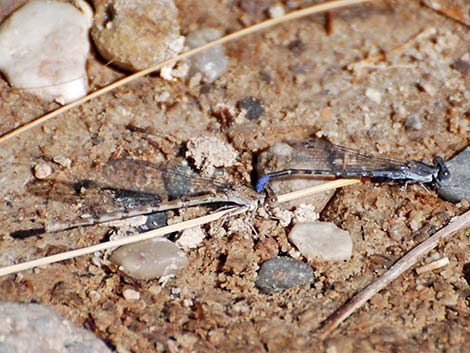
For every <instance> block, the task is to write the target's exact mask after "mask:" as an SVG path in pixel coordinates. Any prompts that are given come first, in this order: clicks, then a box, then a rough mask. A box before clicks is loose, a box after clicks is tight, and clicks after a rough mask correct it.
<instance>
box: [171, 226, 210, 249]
mask: <svg viewBox="0 0 470 353" xmlns="http://www.w3.org/2000/svg"><path fill="white" fill-rule="evenodd" d="M205 237H206V235H205V234H204V232H203V231H202V228H201V227H200V226H198V227H193V228H189V229H186V230H183V231H182V232H181V235H180V237H179V239H178V240H177V241H176V244H178V246H180V247H182V248H183V249H194V248H197V247H198V246H199V244H201V243H202V241H203V240H204V238H205Z"/></svg>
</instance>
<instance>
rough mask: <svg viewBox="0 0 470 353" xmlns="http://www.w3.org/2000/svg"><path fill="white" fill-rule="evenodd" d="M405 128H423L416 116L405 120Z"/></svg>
mask: <svg viewBox="0 0 470 353" xmlns="http://www.w3.org/2000/svg"><path fill="white" fill-rule="evenodd" d="M405 127H407V128H408V129H413V130H421V129H422V127H423V124H422V123H421V120H420V118H419V116H418V115H416V114H413V115H410V116H409V117H408V118H406V120H405Z"/></svg>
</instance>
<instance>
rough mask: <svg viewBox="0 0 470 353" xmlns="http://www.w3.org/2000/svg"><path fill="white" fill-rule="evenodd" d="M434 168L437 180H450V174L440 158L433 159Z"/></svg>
mask: <svg viewBox="0 0 470 353" xmlns="http://www.w3.org/2000/svg"><path fill="white" fill-rule="evenodd" d="M434 167H435V168H437V180H438V181H443V180H447V179H449V178H450V172H449V169H448V168H447V165H446V163H445V162H444V159H442V157H439V156H436V157H434Z"/></svg>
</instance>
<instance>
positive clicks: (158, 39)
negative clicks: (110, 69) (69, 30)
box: [91, 0, 184, 71]
mask: <svg viewBox="0 0 470 353" xmlns="http://www.w3.org/2000/svg"><path fill="white" fill-rule="evenodd" d="M94 6H95V9H96V15H95V20H94V23H93V27H92V29H91V37H92V39H93V41H94V43H95V45H96V48H97V49H98V51H99V53H100V54H101V55H102V56H103V57H104V58H105V59H106V60H107V61H109V62H110V63H112V65H116V66H118V67H120V68H122V69H125V70H132V71H135V70H142V69H145V68H148V67H150V66H152V65H154V64H157V63H159V62H162V61H165V60H167V59H169V58H171V57H173V56H175V55H176V54H178V53H179V52H181V51H182V50H183V48H184V38H183V37H182V36H181V35H180V27H179V21H178V9H177V7H176V5H175V3H174V1H173V0H135V1H124V0H114V1H108V0H95V1H94Z"/></svg>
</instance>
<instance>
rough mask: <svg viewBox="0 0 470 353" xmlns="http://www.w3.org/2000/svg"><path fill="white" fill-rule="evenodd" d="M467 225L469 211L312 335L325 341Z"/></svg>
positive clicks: (414, 249) (354, 298)
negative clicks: (358, 311) (400, 277)
mask: <svg viewBox="0 0 470 353" xmlns="http://www.w3.org/2000/svg"><path fill="white" fill-rule="evenodd" d="M469 225H470V211H467V212H465V213H464V214H462V215H460V216H459V217H456V218H455V219H454V220H453V221H451V222H450V223H449V224H447V225H446V226H445V227H443V228H441V229H440V230H439V231H438V232H437V233H435V234H434V235H433V236H431V237H430V238H428V239H426V240H425V241H423V242H422V243H420V244H419V245H417V246H416V247H414V248H413V249H412V250H411V251H409V252H408V253H407V254H406V255H405V256H403V257H402V258H401V259H400V260H398V261H397V262H396V263H395V264H394V265H393V266H392V267H391V268H390V269H389V270H388V271H387V272H385V273H384V274H383V275H382V276H380V277H379V278H378V279H377V280H376V281H374V282H373V283H371V284H370V285H368V286H367V287H366V288H364V289H363V290H362V291H360V292H359V293H358V294H356V295H355V296H354V297H352V298H351V299H350V300H349V301H348V302H347V303H346V304H345V305H343V306H342V307H341V308H340V309H339V310H337V311H336V312H335V313H334V314H333V315H331V316H330V317H329V318H328V319H326V320H325V321H324V322H323V325H322V326H321V327H320V328H319V329H318V330H317V331H315V332H314V335H315V336H316V337H318V338H320V339H325V338H326V337H327V336H328V335H329V334H330V333H331V332H333V330H334V329H335V328H336V327H338V326H339V325H340V324H341V323H342V322H343V321H344V320H346V319H347V318H348V317H349V316H351V315H352V314H353V313H354V312H355V311H356V310H358V309H359V308H360V307H361V306H362V305H364V304H365V303H366V302H367V301H368V300H369V299H371V298H372V297H373V296H374V295H375V294H376V293H378V292H379V291H381V290H382V289H383V288H385V287H386V286H387V285H388V284H390V283H391V282H392V281H393V280H394V279H396V278H398V277H399V276H400V275H402V274H403V273H404V272H405V271H407V270H409V269H410V268H411V267H413V266H414V265H415V264H416V263H417V262H418V261H419V260H420V259H421V258H422V257H423V256H424V255H426V254H427V253H429V252H430V251H431V250H432V249H434V248H435V247H436V246H437V245H438V244H439V242H440V241H441V240H444V239H446V238H448V237H450V236H451V235H452V234H454V233H455V232H457V231H459V230H461V229H463V228H464V227H467V226H469Z"/></svg>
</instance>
